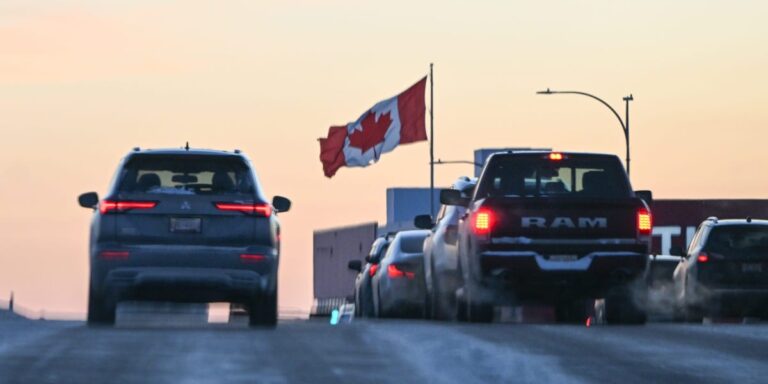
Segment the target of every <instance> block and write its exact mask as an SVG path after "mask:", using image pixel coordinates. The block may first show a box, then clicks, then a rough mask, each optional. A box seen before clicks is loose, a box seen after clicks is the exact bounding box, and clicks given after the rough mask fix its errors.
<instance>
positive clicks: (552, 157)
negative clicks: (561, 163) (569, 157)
mask: <svg viewBox="0 0 768 384" xmlns="http://www.w3.org/2000/svg"><path fill="white" fill-rule="evenodd" d="M549 159H550V160H554V161H558V160H562V159H563V154H562V153H557V152H553V153H550V154H549Z"/></svg>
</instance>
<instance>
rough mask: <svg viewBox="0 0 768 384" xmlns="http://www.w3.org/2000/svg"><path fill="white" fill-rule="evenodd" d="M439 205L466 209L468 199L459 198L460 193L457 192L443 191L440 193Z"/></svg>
mask: <svg viewBox="0 0 768 384" xmlns="http://www.w3.org/2000/svg"><path fill="white" fill-rule="evenodd" d="M440 203H441V204H445V205H456V206H460V207H466V206H467V205H469V198H468V197H463V196H461V191H459V190H456V189H443V190H442V191H440Z"/></svg>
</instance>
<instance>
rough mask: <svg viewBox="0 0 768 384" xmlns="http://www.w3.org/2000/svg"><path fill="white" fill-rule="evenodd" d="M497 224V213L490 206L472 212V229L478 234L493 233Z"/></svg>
mask: <svg viewBox="0 0 768 384" xmlns="http://www.w3.org/2000/svg"><path fill="white" fill-rule="evenodd" d="M495 224H496V213H495V212H493V211H492V210H490V209H488V208H483V207H481V208H480V209H478V210H477V212H475V213H474V214H472V221H471V225H472V230H473V231H474V232H475V234H477V235H487V234H489V233H491V230H492V229H493V226H494V225H495Z"/></svg>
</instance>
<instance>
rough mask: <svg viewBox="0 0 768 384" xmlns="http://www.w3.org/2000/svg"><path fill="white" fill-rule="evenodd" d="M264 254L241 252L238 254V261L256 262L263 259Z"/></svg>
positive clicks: (264, 257)
mask: <svg viewBox="0 0 768 384" xmlns="http://www.w3.org/2000/svg"><path fill="white" fill-rule="evenodd" d="M265 259H266V256H264V255H259V254H257V253H243V254H241V255H240V261H242V262H244V263H258V262H260V261H264V260H265Z"/></svg>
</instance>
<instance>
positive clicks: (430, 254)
mask: <svg viewBox="0 0 768 384" xmlns="http://www.w3.org/2000/svg"><path fill="white" fill-rule="evenodd" d="M476 184H477V179H476V178H473V179H470V178H469V177H466V176H464V177H460V178H459V179H458V180H456V182H455V183H453V187H452V188H453V189H456V190H458V191H461V193H462V196H464V197H470V196H472V192H473V191H474V189H475V185H476ZM466 211H467V209H466V207H461V206H454V205H443V206H442V207H441V208H440V212H439V213H438V215H437V220H436V222H434V221H433V219H432V218H431V217H430V216H429V215H421V216H416V218H415V219H414V224H415V225H416V226H417V227H419V228H423V229H430V235H429V237H427V239H426V240H425V241H424V280H425V283H426V289H427V292H426V294H427V308H428V311H429V317H430V318H432V319H438V320H450V319H452V318H453V316H454V314H455V312H456V290H457V289H458V288H459V287H460V285H461V274H460V271H459V258H458V248H457V246H456V243H457V241H458V224H459V219H461V218H462V217H463V216H464V214H465V213H466Z"/></svg>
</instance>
